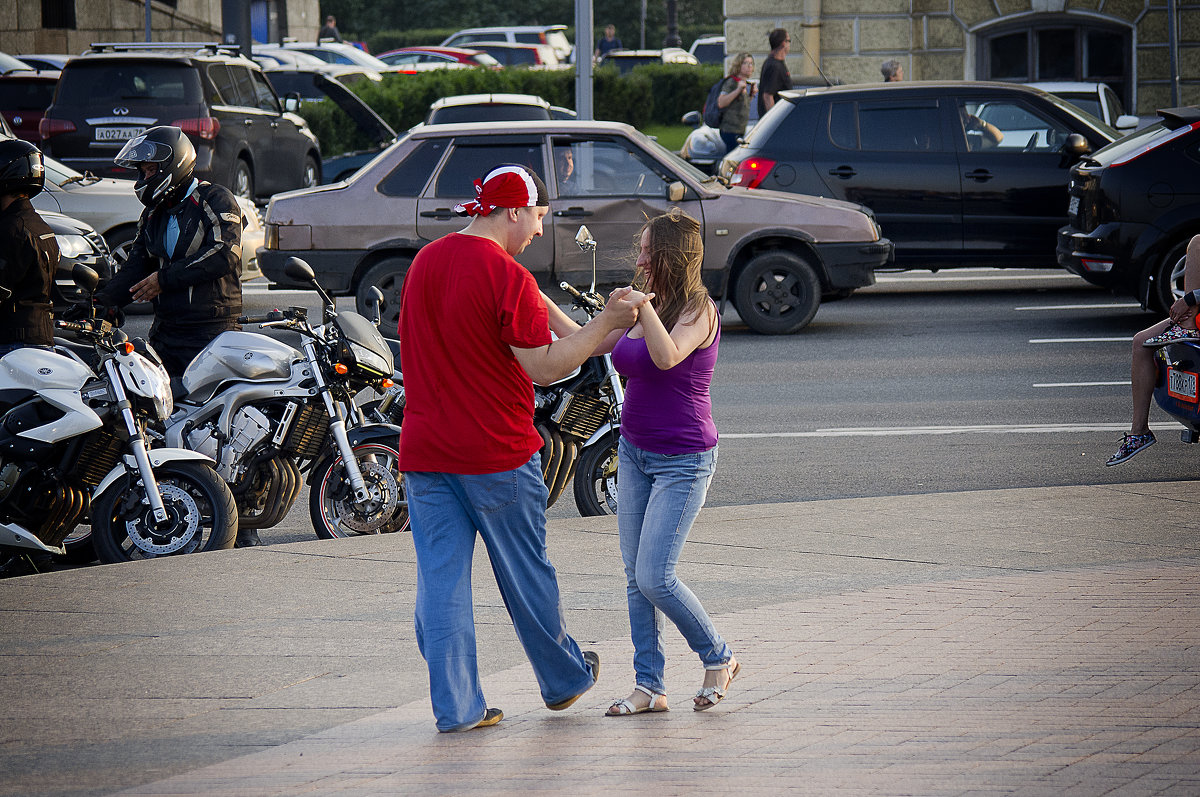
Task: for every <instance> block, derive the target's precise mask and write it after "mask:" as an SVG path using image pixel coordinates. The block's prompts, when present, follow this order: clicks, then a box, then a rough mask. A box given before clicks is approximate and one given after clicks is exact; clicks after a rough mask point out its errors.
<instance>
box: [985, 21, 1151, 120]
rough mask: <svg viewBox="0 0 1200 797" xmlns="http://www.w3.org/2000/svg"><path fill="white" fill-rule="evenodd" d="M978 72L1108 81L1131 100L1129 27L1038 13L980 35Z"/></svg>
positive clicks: (996, 75) (1002, 76)
mask: <svg viewBox="0 0 1200 797" xmlns="http://www.w3.org/2000/svg"><path fill="white" fill-rule="evenodd" d="M980 45H981V46H980V47H979V48H978V52H979V62H978V63H977V69H976V73H977V74H978V75H979V77H980V78H981V79H984V80H1011V81H1017V82H1033V81H1050V80H1069V81H1076V80H1077V81H1084V82H1088V83H1107V84H1108V85H1109V86H1111V87H1112V89H1113V90H1114V91H1115V92H1116V93H1117V96H1118V97H1120V98H1121V100H1122V102H1124V103H1125V105H1127V106H1128V105H1132V97H1131V96H1130V90H1131V88H1132V86H1131V82H1130V80H1129V77H1130V72H1131V66H1132V52H1133V49H1132V41H1131V36H1130V32H1129V30H1128V29H1125V28H1120V27H1117V26H1115V25H1106V24H1104V23H1102V22H1094V21H1086V22H1080V21H1077V20H1075V19H1070V18H1064V17H1049V18H1047V17H1046V16H1044V15H1038V16H1036V17H1030V18H1027V19H1026V20H1024V21H1022V22H1019V23H1015V24H1009V25H1004V26H997V27H996V28H993V29H989V30H988V31H987V32H986V33H983V34H981V36H980Z"/></svg>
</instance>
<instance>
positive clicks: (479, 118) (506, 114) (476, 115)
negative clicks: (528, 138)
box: [426, 104, 550, 125]
mask: <svg viewBox="0 0 1200 797" xmlns="http://www.w3.org/2000/svg"><path fill="white" fill-rule="evenodd" d="M549 118H550V111H548V110H547V109H545V108H543V107H542V106H540V105H499V104H491V105H483V104H479V105H448V106H446V107H444V108H438V109H437V110H436V111H433V112H431V113H430V114H429V120H428V121H427V122H426V124H431V125H446V124H454V123H456V122H530V121H535V120H539V119H549Z"/></svg>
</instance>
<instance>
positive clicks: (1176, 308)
mask: <svg viewBox="0 0 1200 797" xmlns="http://www.w3.org/2000/svg"><path fill="white" fill-rule="evenodd" d="M1197 310H1200V307H1188V304H1187V302H1185V301H1184V300H1183V297H1182V296H1181V297H1179V298H1178V299H1176V300H1175V303H1174V304H1172V305H1171V308H1170V309H1169V310H1167V315H1168V316H1170V317H1171V321H1172V322H1174V323H1176V324H1181V323H1183V322H1184V321H1186V320H1188V319H1189V318H1192V317H1193V316H1195V315H1196V311H1197Z"/></svg>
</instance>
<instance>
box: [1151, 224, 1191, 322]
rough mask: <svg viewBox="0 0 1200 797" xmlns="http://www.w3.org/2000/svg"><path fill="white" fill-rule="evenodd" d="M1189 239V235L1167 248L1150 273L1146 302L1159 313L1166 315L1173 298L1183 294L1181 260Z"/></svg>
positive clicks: (1173, 300) (1173, 301) (1182, 260)
mask: <svg viewBox="0 0 1200 797" xmlns="http://www.w3.org/2000/svg"><path fill="white" fill-rule="evenodd" d="M1190 239H1191V236H1188V237H1186V238H1184V239H1183V240H1182V241H1180V242H1179V243H1177V244H1175V245H1174V246H1172V247H1171V248H1170V249H1168V250H1167V253H1166V254H1165V255H1164V256H1163V258H1162V260H1160V261H1159V264H1158V268H1157V269H1156V270H1155V272H1154V273H1153V274H1152V275H1151V276H1152V280H1151V282H1150V291H1149V295H1148V296H1147V297H1146V304H1147V306H1148V307H1149V309H1151V310H1153V311H1154V312H1156V313H1159V314H1160V315H1166V313H1167V310H1169V309H1170V307H1171V305H1173V304H1174V303H1175V300H1176V299H1178V298H1179V297H1180V296H1183V262H1184V258H1185V255H1186V254H1187V245H1188V241H1189V240H1190Z"/></svg>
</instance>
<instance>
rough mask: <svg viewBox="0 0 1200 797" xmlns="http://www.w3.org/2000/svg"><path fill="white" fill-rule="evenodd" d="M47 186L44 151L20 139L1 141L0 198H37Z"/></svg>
mask: <svg viewBox="0 0 1200 797" xmlns="http://www.w3.org/2000/svg"><path fill="white" fill-rule="evenodd" d="M45 184H46V167H45V165H44V164H43V163H42V151H41V150H39V149H38V148H37V147H35V146H34V145H33V144H30V143H29V142H28V141H22V140H21V139H19V138H14V139H10V140H8V141H0V196H4V195H5V194H24V195H25V196H27V197H34V196H37V195H38V194H40V193H41V192H42V187H43V186H44V185H45Z"/></svg>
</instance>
